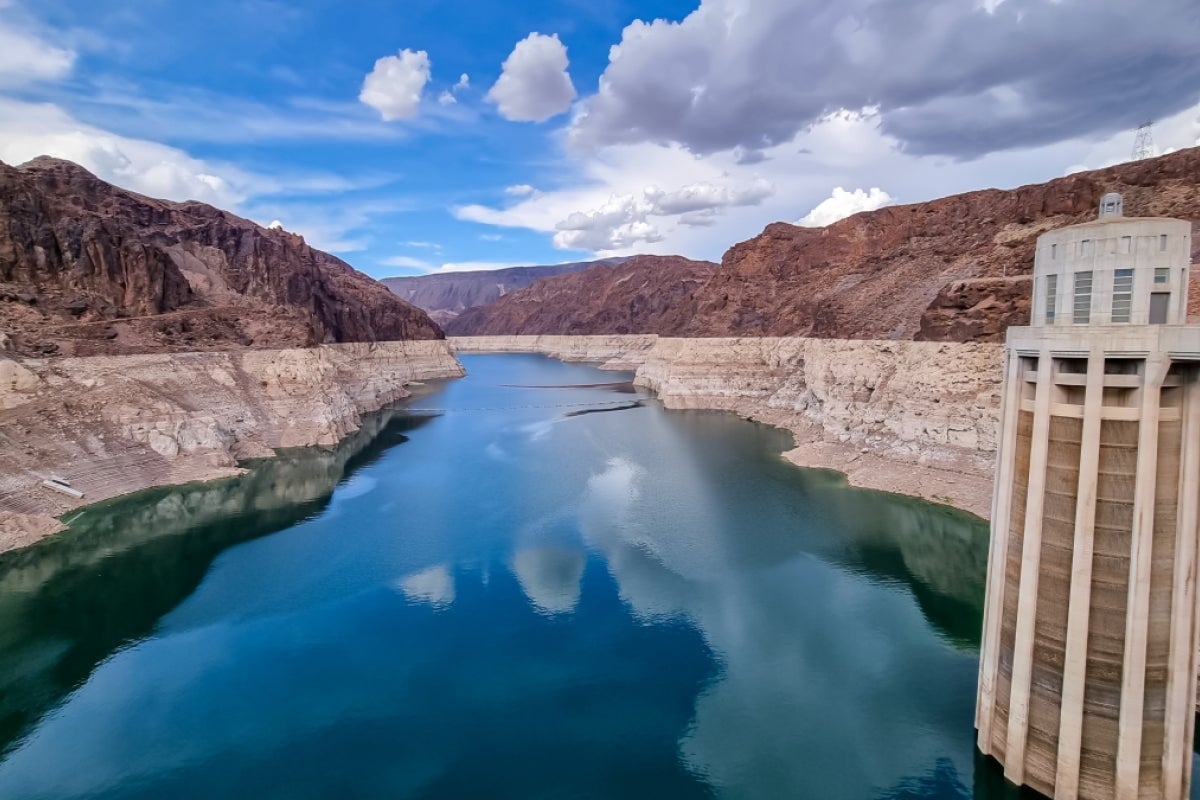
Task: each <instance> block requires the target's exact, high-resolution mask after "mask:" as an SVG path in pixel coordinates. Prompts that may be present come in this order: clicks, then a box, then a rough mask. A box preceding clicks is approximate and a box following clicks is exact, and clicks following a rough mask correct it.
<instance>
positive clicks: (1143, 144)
mask: <svg viewBox="0 0 1200 800" xmlns="http://www.w3.org/2000/svg"><path fill="white" fill-rule="evenodd" d="M1150 124H1151V123H1149V122H1143V123H1142V124H1141V125H1138V129H1137V137H1136V138H1135V139H1134V140H1133V160H1134V161H1141V160H1142V159H1143V158H1153V157H1154V135H1153V134H1151V133H1150Z"/></svg>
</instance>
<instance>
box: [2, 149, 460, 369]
mask: <svg viewBox="0 0 1200 800" xmlns="http://www.w3.org/2000/svg"><path fill="white" fill-rule="evenodd" d="M441 335H442V333H441V330H440V329H439V328H438V326H437V325H436V324H434V323H433V321H432V320H430V319H429V317H428V316H427V315H426V314H425V313H424V312H423V311H421V310H420V309H417V308H415V307H413V306H411V305H409V304H408V303H405V302H404V301H402V300H401V299H400V298H398V297H396V296H395V295H393V294H392V293H391V292H389V291H388V290H387V288H386V287H384V286H383V285H382V284H380V283H378V282H377V281H375V280H373V279H371V278H369V277H367V276H366V275H363V274H362V273H359V272H357V271H355V270H354V269H353V268H351V267H350V266H349V265H348V264H346V263H345V262H343V261H341V260H340V259H337V258H335V257H334V256H331V255H329V254H327V253H323V252H321V251H319V250H315V249H313V248H311V247H309V246H308V245H307V244H305V242H304V239H303V238H301V237H300V236H297V235H295V234H292V233H288V232H286V231H282V230H268V229H266V228H262V227H260V226H258V225H256V224H254V223H253V222H251V221H249V220H246V219H242V218H240V217H237V216H235V215H233V214H231V213H229V212H226V211H221V210H219V209H216V208H213V207H212V206H209V205H205V204H204V203H199V202H184V203H175V202H169V201H166V200H155V199H152V198H148V197H143V196H142V195H139V194H135V193H133V192H129V191H125V190H123V189H120V188H118V187H115V186H112V185H111V184H108V183H105V182H104V181H102V180H100V179H99V178H97V177H95V176H94V175H92V174H91V173H89V172H88V171H87V170H85V169H83V168H82V167H80V166H78V165H76V164H72V163H70V162H68V161H61V160H58V159H53V158H46V157H42V158H38V159H35V160H33V161H31V162H29V163H27V164H24V165H22V166H19V167H11V166H8V165H5V164H0V340H3V341H0V348H4V347H7V348H9V349H13V350H16V351H17V352H22V353H25V354H62V355H95V354H115V353H135V352H155V351H165V350H171V351H178V350H204V349H230V348H240V347H247V346H252V347H257V348H262V347H295V346H305V345H312V344H318V343H321V342H353V341H384V340H396V339H434V338H440V337H441Z"/></svg>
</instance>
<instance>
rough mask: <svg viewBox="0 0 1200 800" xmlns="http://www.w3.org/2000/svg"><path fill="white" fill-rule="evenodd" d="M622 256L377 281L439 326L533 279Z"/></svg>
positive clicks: (624, 259)
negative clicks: (420, 310)
mask: <svg viewBox="0 0 1200 800" xmlns="http://www.w3.org/2000/svg"><path fill="white" fill-rule="evenodd" d="M627 260H628V259H626V258H606V259H602V260H600V261H578V262H575V263H571V264H553V265H549V266H542V267H508V268H506V269H493V270H470V271H463V272H449V273H438V274H436V275H413V276H410V277H400V278H384V279H383V280H382V281H380V283H382V284H383V285H384V286H386V287H388V288H389V289H391V290H392V291H393V292H395V293H396V294H397V295H399V296H400V297H402V298H403V299H405V300H407V301H408V302H410V303H412V304H413V305H414V306H416V307H417V308H420V309H423V310H424V311H425V312H427V313H428V314H429V316H430V317H432V318H433V320H434V321H435V322H437V323H438V324H439V325H443V326H444V325H446V324H447V323H448V322H449V321H450V320H452V319H454V318H455V317H457V316H458V315H459V314H461V313H462V312H463V311H465V310H467V309H468V308H474V307H475V306H483V305H487V304H488V303H494V302H496V301H497V300H499V299H500V298H501V297H503V296H504V295H506V294H508V293H509V292H515V291H517V290H518V289H524V288H525V287H526V286H529V285H531V284H532V283H533V282H534V281H538V280H541V279H542V278H551V277H553V276H555V275H563V274H565V273H568V272H579V271H581V270H585V269H587V268H588V267H593V266H599V265H603V264H620V263H621V262H623V261H627Z"/></svg>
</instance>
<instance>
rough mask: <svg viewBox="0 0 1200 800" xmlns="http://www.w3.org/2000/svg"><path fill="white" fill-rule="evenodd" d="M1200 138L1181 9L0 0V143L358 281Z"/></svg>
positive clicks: (1111, 1) (681, 244) (1192, 43)
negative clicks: (211, 219)
mask: <svg viewBox="0 0 1200 800" xmlns="http://www.w3.org/2000/svg"><path fill="white" fill-rule="evenodd" d="M1147 121H1153V128H1152V131H1153V138H1154V144H1155V147H1156V150H1157V152H1160V153H1161V152H1167V151H1170V150H1174V149H1179V148H1183V147H1192V146H1195V145H1197V144H1200V3H1198V2H1196V0H1139V1H1138V2H1130V0H836V2H835V1H833V0H639V1H638V2H634V1H633V0H524V1H523V2H518V3H497V2H494V0H493V1H492V2H484V1H483V0H461V1H460V2H448V1H447V0H440V1H439V0H406V2H398V1H396V0H393V1H392V2H386V1H385V0H357V1H356V2H353V3H349V2H335V0H292V2H279V1H278V0H204V2H193V1H189V2H181V1H179V0H137V2H132V1H130V2H125V3H121V2H116V0H104V1H103V2H98V1H97V0H0V160H2V161H4V162H5V163H8V164H20V163H23V162H24V161H27V160H29V159H31V158H34V157H36V156H38V155H41V154H48V155H53V156H58V157H61V158H67V159H70V160H72V161H75V162H77V163H79V164H82V165H83V166H85V167H87V168H88V169H90V170H91V171H92V172H94V173H96V174H97V175H98V176H100V177H101V178H103V179H105V180H108V181H111V182H113V183H115V184H117V185H119V186H122V187H125V188H128V189H131V190H134V191H137V192H141V193H143V194H147V195H150V196H154V197H163V198H168V199H173V200H186V199H195V200H202V201H205V202H208V203H212V204H214V205H217V206H220V207H222V208H226V209H229V210H231V211H233V212H235V213H238V214H240V215H242V216H244V217H247V218H249V219H252V220H254V221H255V222H258V223H259V224H262V225H270V224H273V223H278V224H280V225H282V226H283V227H284V228H286V229H287V230H290V231H294V232H296V233H299V234H301V235H303V236H304V237H305V239H306V240H307V241H308V242H309V243H310V244H312V245H313V246H315V247H319V248H321V249H324V250H328V251H330V252H333V253H336V254H337V255H338V256H340V257H342V258H343V259H345V260H346V261H348V262H349V263H351V264H352V265H354V266H355V267H357V268H359V269H361V270H363V271H364V272H366V273H368V274H370V275H373V276H375V277H385V276H390V275H412V274H423V273H429V272H438V271H454V270H462V269H487V268H497V267H504V266H513V265H523V264H554V263H561V262H567V261H580V260H587V259H591V258H597V257H605V256H611V255H631V254H635V253H660V254H680V255H684V256H688V257H691V258H705V259H712V260H719V259H720V257H721V255H722V253H723V252H724V251H725V250H726V249H728V248H729V247H730V246H731V245H733V244H734V243H736V242H739V241H742V240H745V239H748V238H750V237H752V236H755V235H757V234H758V233H759V232H760V231H761V230H762V229H763V227H765V226H766V225H767V224H769V223H771V222H776V221H784V222H791V223H798V224H805V225H825V224H829V223H831V222H834V221H836V220H837V219H840V218H842V217H845V216H847V215H849V214H852V213H854V212H857V211H862V210H869V209H874V208H879V207H882V206H885V205H889V204H894V203H913V202H920V201H924V200H929V199H933V198H935V197H941V196H944V195H947V194H952V193H956V192H963V191H970V190H973V189H981V188H987V187H999V188H1009V187H1014V186H1019V185H1022V184H1026V183H1036V182H1041V181H1045V180H1049V179H1052V178H1055V177H1059V176H1061V175H1064V174H1067V173H1070V172H1073V171H1078V170H1081V169H1092V168H1098V167H1103V166H1108V165H1110V164H1114V163H1118V162H1121V161H1125V160H1128V159H1129V158H1130V156H1131V152H1132V149H1133V145H1134V139H1135V131H1136V129H1137V127H1138V125H1139V124H1141V123H1143V122H1147Z"/></svg>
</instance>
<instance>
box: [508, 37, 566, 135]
mask: <svg viewBox="0 0 1200 800" xmlns="http://www.w3.org/2000/svg"><path fill="white" fill-rule="evenodd" d="M569 63H570V62H568V60H567V48H566V46H565V45H563V43H562V42H560V41H559V40H558V35H557V34H555V35H553V36H544V35H543V34H540V33H531V34H529V36H527V37H525V38H524V39H522V40H521V41H519V42H517V45H516V47H515V48H513V51H512V53H511V54H510V55H509V57H508V58H506V59H505V60H504V65H503V68H502V70H501V73H500V79H499V80H497V81H496V84H495V85H494V86H493V87H492V88H491V90H490V91H489V92H488V93H487V100H488V102H491V103H495V104H496V107H497V109H498V110H499V111H500V115H501V116H503V117H504V118H505V119H508V120H513V121H520V122H545V121H546V120H548V119H550V118H551V117H553V116H556V115H558V114H561V113H563V112H564V111H566V110H567V109H569V108H570V107H571V101H573V100H574V99H575V85H574V84H572V83H571V76H570V75H569V74H568V73H567V66H568V64H569Z"/></svg>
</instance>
